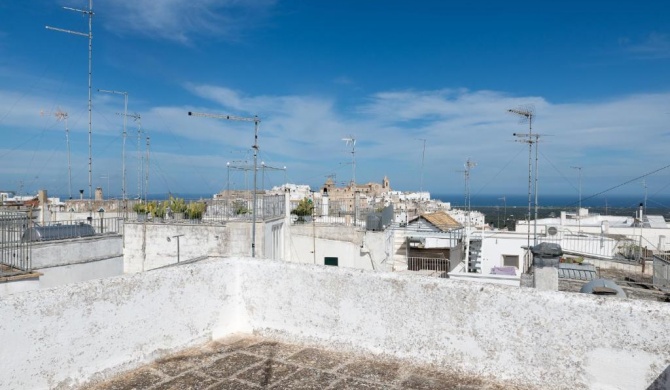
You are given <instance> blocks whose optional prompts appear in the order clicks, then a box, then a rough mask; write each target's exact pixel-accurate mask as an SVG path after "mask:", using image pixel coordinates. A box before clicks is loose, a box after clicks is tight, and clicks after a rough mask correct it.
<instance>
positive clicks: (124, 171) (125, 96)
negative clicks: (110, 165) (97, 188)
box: [98, 89, 128, 207]
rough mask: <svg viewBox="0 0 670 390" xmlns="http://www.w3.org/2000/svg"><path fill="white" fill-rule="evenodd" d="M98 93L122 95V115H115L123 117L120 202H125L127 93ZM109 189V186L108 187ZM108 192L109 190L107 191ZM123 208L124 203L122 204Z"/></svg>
mask: <svg viewBox="0 0 670 390" xmlns="http://www.w3.org/2000/svg"><path fill="white" fill-rule="evenodd" d="M98 92H104V93H111V94H115V95H123V114H120V113H118V112H117V113H116V114H117V115H123V143H122V147H121V161H122V163H121V176H122V179H121V200H122V201H123V202H125V201H126V137H127V133H126V124H127V122H128V92H125V91H111V90H106V89H98ZM108 187H109V186H108ZM107 191H109V188H108V189H107ZM124 207H125V203H124Z"/></svg>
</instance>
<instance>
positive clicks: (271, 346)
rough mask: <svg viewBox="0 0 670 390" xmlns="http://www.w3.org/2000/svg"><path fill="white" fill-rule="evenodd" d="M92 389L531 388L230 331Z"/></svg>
mask: <svg viewBox="0 0 670 390" xmlns="http://www.w3.org/2000/svg"><path fill="white" fill-rule="evenodd" d="M85 388H87V389H92V390H126V389H128V390H131V389H156V390H158V389H161V390H164V389H240V390H242V389H259V388H267V389H315V390H317V389H318V390H321V389H333V390H335V389H338V390H341V389H370V390H376V389H379V390H382V389H416V390H424V389H426V390H427V389H459V390H475V389H477V390H479V389H484V390H487V389H490V390H494V389H500V390H502V389H531V387H528V386H521V385H516V384H513V383H509V382H507V383H506V382H499V381H490V380H489V381H487V380H485V379H482V378H481V377H474V376H468V375H465V374H463V373H457V372H455V371H447V370H445V369H444V367H442V368H441V369H436V368H434V367H431V366H426V365H423V366H420V365H413V364H410V363H408V362H407V361H402V360H399V359H380V358H378V357H377V358H375V357H373V356H371V355H362V354H353V353H345V352H342V351H333V350H327V349H323V348H318V347H310V346H304V345H298V344H287V343H283V342H280V341H276V340H274V339H270V338H263V337H257V336H248V335H247V336H232V337H228V338H226V339H223V340H218V341H216V342H209V343H207V344H204V345H201V346H199V347H194V348H190V349H187V350H184V351H182V352H180V353H177V354H174V355H171V356H168V357H165V358H162V359H159V360H157V361H156V362H154V363H151V364H147V365H145V366H142V367H139V368H137V369H135V370H132V371H129V372H126V373H122V374H120V375H118V376H116V377H114V378H111V379H109V380H107V381H105V382H101V383H97V384H94V385H92V386H91V384H89V385H88V386H86V387H85Z"/></svg>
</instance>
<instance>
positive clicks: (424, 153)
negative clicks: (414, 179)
mask: <svg viewBox="0 0 670 390" xmlns="http://www.w3.org/2000/svg"><path fill="white" fill-rule="evenodd" d="M419 141H423V152H421V185H420V186H419V192H423V163H424V161H425V159H426V140H425V139H423V138H419Z"/></svg>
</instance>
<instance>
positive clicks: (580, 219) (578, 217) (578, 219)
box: [570, 167, 607, 232]
mask: <svg viewBox="0 0 670 390" xmlns="http://www.w3.org/2000/svg"><path fill="white" fill-rule="evenodd" d="M570 168H572V169H578V170H579V209H577V221H578V222H577V223H578V224H579V231H580V232H581V231H582V217H581V215H580V212H581V211H580V210H581V209H582V167H570ZM605 214H607V213H605Z"/></svg>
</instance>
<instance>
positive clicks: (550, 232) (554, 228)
mask: <svg viewBox="0 0 670 390" xmlns="http://www.w3.org/2000/svg"><path fill="white" fill-rule="evenodd" d="M557 234H558V227H557V226H547V235H548V236H555V235H557Z"/></svg>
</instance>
